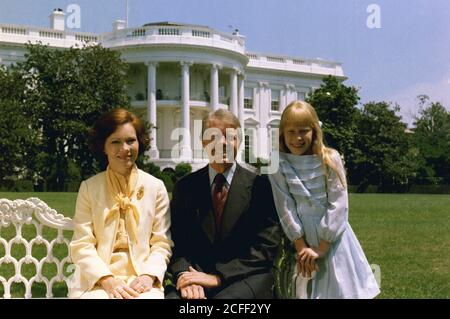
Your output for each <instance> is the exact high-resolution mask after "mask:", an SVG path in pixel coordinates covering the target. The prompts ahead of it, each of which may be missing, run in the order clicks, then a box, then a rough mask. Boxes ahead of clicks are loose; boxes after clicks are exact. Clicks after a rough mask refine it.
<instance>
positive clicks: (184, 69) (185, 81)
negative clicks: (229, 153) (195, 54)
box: [180, 62, 192, 160]
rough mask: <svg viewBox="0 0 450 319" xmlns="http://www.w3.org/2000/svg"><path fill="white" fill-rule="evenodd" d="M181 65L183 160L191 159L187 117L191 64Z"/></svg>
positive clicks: (188, 118) (189, 124)
mask: <svg viewBox="0 0 450 319" xmlns="http://www.w3.org/2000/svg"><path fill="white" fill-rule="evenodd" d="M180 64H181V78H182V93H181V96H182V100H183V104H182V110H181V123H182V125H183V128H184V129H185V130H184V136H183V141H182V144H181V155H180V156H181V158H182V159H183V160H190V159H192V149H191V134H190V132H191V130H190V128H191V120H190V116H189V101H190V96H189V67H190V66H191V65H192V62H180Z"/></svg>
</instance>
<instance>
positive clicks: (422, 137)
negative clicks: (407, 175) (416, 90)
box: [414, 95, 450, 184]
mask: <svg viewBox="0 0 450 319" xmlns="http://www.w3.org/2000/svg"><path fill="white" fill-rule="evenodd" d="M418 98H419V103H420V104H419V106H420V111H419V116H417V117H416V122H415V123H414V124H415V129H414V141H415V145H416V147H417V149H418V151H419V153H420V156H421V165H420V169H419V177H418V182H419V183H422V184H449V183H450V112H448V111H447V110H446V109H445V108H444V107H443V106H442V105H441V104H440V103H439V102H430V101H429V97H428V96H426V95H421V96H419V97H418Z"/></svg>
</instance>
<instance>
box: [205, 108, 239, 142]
mask: <svg viewBox="0 0 450 319" xmlns="http://www.w3.org/2000/svg"><path fill="white" fill-rule="evenodd" d="M212 119H217V120H219V121H222V122H223V123H225V124H226V125H230V126H231V127H233V128H235V129H239V128H241V123H240V122H239V119H238V118H237V117H236V115H234V114H233V113H232V112H230V111H228V110H226V109H218V110H216V111H213V112H209V113H208V114H206V115H205V116H204V117H203V121H202V137H203V134H204V133H205V131H206V129H207V128H208V122H209V121H210V120H212Z"/></svg>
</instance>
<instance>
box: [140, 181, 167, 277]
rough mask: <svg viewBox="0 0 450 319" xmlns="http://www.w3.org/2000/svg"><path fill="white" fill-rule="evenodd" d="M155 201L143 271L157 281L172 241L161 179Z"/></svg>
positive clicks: (162, 274)
mask: <svg viewBox="0 0 450 319" xmlns="http://www.w3.org/2000/svg"><path fill="white" fill-rule="evenodd" d="M157 187H158V191H157V194H156V201H155V218H154V219H153V225H152V234H151V236H150V243H149V244H150V256H149V257H148V259H147V261H146V262H145V264H144V271H143V273H145V274H148V275H152V276H155V277H156V278H158V280H159V283H162V282H163V280H164V274H165V272H166V269H167V264H168V263H169V260H170V257H171V255H172V249H171V247H172V246H173V242H172V240H171V238H170V222H171V221H170V209H169V196H168V194H167V190H166V187H165V186H164V183H163V182H162V181H159V184H158V186H157Z"/></svg>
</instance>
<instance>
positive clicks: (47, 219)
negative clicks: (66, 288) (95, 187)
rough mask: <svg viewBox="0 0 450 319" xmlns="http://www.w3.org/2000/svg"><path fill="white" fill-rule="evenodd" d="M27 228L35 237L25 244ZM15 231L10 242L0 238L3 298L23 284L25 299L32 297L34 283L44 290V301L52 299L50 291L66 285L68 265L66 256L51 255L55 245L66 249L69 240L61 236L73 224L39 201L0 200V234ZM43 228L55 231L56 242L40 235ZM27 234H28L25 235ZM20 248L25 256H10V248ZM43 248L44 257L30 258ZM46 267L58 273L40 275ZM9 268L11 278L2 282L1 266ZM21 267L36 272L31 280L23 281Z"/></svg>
mask: <svg viewBox="0 0 450 319" xmlns="http://www.w3.org/2000/svg"><path fill="white" fill-rule="evenodd" d="M26 225H31V226H32V228H34V232H33V233H34V234H35V236H34V237H33V238H32V239H30V240H28V239H27V238H26V236H24V234H23V229H24V228H26V227H27V226H26ZM11 226H12V227H13V228H14V233H15V236H14V237H12V238H11V239H9V240H6V239H5V238H3V236H0V248H1V251H4V253H5V254H4V256H1V255H0V284H1V285H2V286H3V291H4V292H3V296H0V297H3V298H5V299H9V298H11V297H12V295H11V286H12V285H13V284H14V283H23V284H24V286H25V294H24V296H23V297H24V298H31V297H32V287H33V284H34V283H35V282H38V283H44V284H45V288H46V295H45V296H46V298H52V297H53V287H54V285H55V284H56V283H60V282H65V284H66V285H67V283H68V282H69V280H70V278H69V277H68V276H66V275H65V272H67V271H68V269H67V267H68V266H69V265H70V263H71V262H70V258H69V256H67V255H66V256H63V257H62V258H61V259H59V258H57V257H55V256H54V255H53V252H54V248H55V246H57V245H65V246H66V247H67V249H68V245H69V240H68V239H67V238H66V237H65V236H64V231H71V230H73V224H72V220H71V219H70V218H68V217H65V216H63V215H61V214H58V213H57V212H56V211H55V210H54V209H52V208H50V207H48V205H47V204H46V203H44V202H43V201H41V200H40V199H39V198H29V199H27V200H20V199H17V200H8V199H0V233H2V232H5V231H6V229H8V228H10V227H11ZM44 226H47V227H50V228H52V229H56V230H57V235H56V237H55V238H52V239H47V238H46V237H45V235H44V233H43V228H44ZM27 232H28V231H27ZM15 245H22V246H24V247H25V255H24V256H22V257H17V256H14V255H16V254H12V253H11V252H12V250H13V246H15ZM42 245H43V246H45V248H46V250H47V253H46V254H45V255H44V256H43V257H40V258H37V257H35V256H33V251H34V249H33V248H35V247H36V248H37V247H39V246H42ZM67 251H68V250H67ZM46 263H50V264H55V265H56V269H57V273H56V275H54V276H52V277H51V278H47V277H46V275H44V274H43V267H44V265H45V264H46ZM6 264H12V265H13V266H14V275H13V276H11V277H9V278H5V273H4V272H5V269H6V267H4V265H6ZM24 264H33V265H34V267H35V269H36V271H35V275H34V276H32V277H31V278H29V279H28V278H26V277H25V276H24V275H23V274H22V267H23V265H24Z"/></svg>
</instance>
